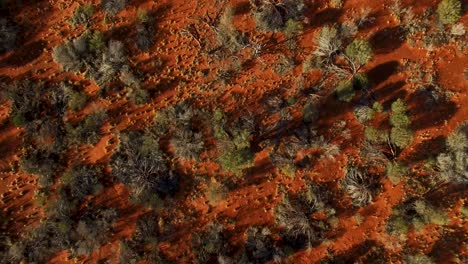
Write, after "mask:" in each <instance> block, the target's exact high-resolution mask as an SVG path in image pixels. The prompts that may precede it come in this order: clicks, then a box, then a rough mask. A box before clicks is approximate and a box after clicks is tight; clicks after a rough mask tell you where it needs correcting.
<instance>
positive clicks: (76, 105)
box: [68, 92, 88, 111]
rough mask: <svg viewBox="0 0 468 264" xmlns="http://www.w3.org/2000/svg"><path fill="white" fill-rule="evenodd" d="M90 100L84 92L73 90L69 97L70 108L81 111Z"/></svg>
mask: <svg viewBox="0 0 468 264" xmlns="http://www.w3.org/2000/svg"><path fill="white" fill-rule="evenodd" d="M87 102H88V96H87V95H86V93H84V92H73V93H72V94H71V95H70V97H69V99H68V108H70V109H71V110H72V111H79V110H81V109H83V107H84V106H85V105H86V103H87Z"/></svg>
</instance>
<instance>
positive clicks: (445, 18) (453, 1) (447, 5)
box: [437, 0, 462, 24]
mask: <svg viewBox="0 0 468 264" xmlns="http://www.w3.org/2000/svg"><path fill="white" fill-rule="evenodd" d="M437 15H438V16H439V21H440V22H442V23H444V24H453V23H455V22H457V21H458V20H459V19H460V17H461V15H462V3H461V1H460V0H442V1H441V2H440V3H439V5H438V6H437Z"/></svg>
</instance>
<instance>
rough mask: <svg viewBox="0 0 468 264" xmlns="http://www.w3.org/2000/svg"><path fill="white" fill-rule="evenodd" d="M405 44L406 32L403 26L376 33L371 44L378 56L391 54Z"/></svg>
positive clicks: (371, 39)
mask: <svg viewBox="0 0 468 264" xmlns="http://www.w3.org/2000/svg"><path fill="white" fill-rule="evenodd" d="M404 42H405V30H404V29H403V28H402V27H401V26H396V27H390V28H385V29H382V30H380V31H378V32H376V33H375V34H374V35H373V36H372V37H371V38H370V43H371V45H372V47H373V50H374V52H375V53H377V54H382V53H390V52H392V51H394V50H396V49H398V48H399V47H400V46H401V45H402V44H403V43H404Z"/></svg>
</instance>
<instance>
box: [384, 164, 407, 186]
mask: <svg viewBox="0 0 468 264" xmlns="http://www.w3.org/2000/svg"><path fill="white" fill-rule="evenodd" d="M407 172H408V168H407V167H406V166H405V165H403V164H402V163H399V162H389V163H388V164H387V176H388V178H389V179H390V180H391V181H392V183H393V184H398V183H399V182H400V181H401V179H400V178H401V177H402V176H404V175H405V174H406V173H407Z"/></svg>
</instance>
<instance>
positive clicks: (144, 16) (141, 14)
mask: <svg viewBox="0 0 468 264" xmlns="http://www.w3.org/2000/svg"><path fill="white" fill-rule="evenodd" d="M137 18H138V22H140V23H146V22H148V20H149V15H148V11H147V10H146V9H143V8H138V10H137Z"/></svg>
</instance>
